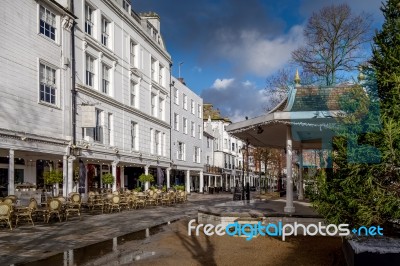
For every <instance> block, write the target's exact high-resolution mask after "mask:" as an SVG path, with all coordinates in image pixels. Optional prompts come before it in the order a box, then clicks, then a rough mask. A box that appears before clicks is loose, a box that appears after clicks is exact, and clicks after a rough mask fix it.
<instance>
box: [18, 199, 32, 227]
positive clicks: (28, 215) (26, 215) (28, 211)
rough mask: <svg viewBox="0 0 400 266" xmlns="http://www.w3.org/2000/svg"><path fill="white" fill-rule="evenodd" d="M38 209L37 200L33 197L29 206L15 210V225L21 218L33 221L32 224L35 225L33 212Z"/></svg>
mask: <svg viewBox="0 0 400 266" xmlns="http://www.w3.org/2000/svg"><path fill="white" fill-rule="evenodd" d="M36 209H37V202H36V200H35V199H31V201H30V202H29V205H28V207H26V208H22V209H21V208H18V209H17V211H16V212H15V217H16V219H15V226H17V225H18V221H19V220H21V219H26V220H28V222H29V221H30V222H31V223H32V226H35V224H34V223H33V219H32V213H34V212H35V211H36Z"/></svg>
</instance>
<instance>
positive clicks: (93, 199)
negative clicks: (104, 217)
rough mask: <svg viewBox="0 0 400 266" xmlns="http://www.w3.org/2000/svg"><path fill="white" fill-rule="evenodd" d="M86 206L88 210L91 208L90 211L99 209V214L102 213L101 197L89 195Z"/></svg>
mask: <svg viewBox="0 0 400 266" xmlns="http://www.w3.org/2000/svg"><path fill="white" fill-rule="evenodd" d="M88 206H89V210H90V208H92V211H94V210H95V209H96V208H99V209H100V210H101V213H103V212H104V200H103V198H102V196H101V195H99V194H94V193H93V194H91V195H89V199H88Z"/></svg>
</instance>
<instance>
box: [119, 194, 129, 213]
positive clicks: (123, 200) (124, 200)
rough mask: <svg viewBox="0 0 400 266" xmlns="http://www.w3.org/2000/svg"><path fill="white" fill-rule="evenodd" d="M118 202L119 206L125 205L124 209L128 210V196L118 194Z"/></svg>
mask: <svg viewBox="0 0 400 266" xmlns="http://www.w3.org/2000/svg"><path fill="white" fill-rule="evenodd" d="M120 199H121V200H120V202H119V206H120V208H122V207H125V209H128V210H129V204H130V202H129V196H126V195H120Z"/></svg>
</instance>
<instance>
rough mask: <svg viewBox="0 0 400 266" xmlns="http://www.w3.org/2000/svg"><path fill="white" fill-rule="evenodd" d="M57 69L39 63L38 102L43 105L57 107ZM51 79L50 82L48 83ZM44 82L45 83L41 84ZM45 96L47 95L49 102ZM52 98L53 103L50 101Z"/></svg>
mask: <svg viewBox="0 0 400 266" xmlns="http://www.w3.org/2000/svg"><path fill="white" fill-rule="evenodd" d="M57 70H58V69H57V68H55V67H53V66H50V65H49V64H46V63H45V62H42V61H40V62H39V102H40V103H44V104H50V105H53V106H58V97H57V96H58V88H57V87H58V86H57V85H58V84H57V83H58V77H57V74H58V71H57ZM48 71H50V72H51V75H50V77H48V74H49V72H48ZM49 79H51V80H52V81H50V80H49ZM44 80H46V82H43V81H44ZM46 94H47V95H49V97H50V101H47V100H46ZM52 98H54V99H53V101H52Z"/></svg>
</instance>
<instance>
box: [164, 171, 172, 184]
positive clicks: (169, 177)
mask: <svg viewBox="0 0 400 266" xmlns="http://www.w3.org/2000/svg"><path fill="white" fill-rule="evenodd" d="M165 172H166V174H167V189H168V188H170V186H171V185H170V184H171V182H170V181H171V180H170V179H171V176H170V175H171V168H167V170H166V171H165Z"/></svg>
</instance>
